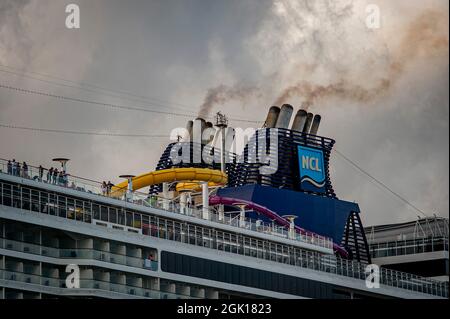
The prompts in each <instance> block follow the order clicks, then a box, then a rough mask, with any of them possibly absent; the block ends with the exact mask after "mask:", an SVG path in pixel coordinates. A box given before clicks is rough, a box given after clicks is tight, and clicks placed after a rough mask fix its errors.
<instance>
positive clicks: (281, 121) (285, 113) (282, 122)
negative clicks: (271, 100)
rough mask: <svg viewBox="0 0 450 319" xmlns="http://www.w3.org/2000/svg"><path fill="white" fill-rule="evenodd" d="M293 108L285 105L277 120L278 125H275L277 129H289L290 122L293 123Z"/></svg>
mask: <svg viewBox="0 0 450 319" xmlns="http://www.w3.org/2000/svg"><path fill="white" fill-rule="evenodd" d="M293 110H294V109H293V108H292V106H291V105H289V104H283V106H282V107H281V110H280V114H279V116H278V119H277V123H276V124H275V127H277V128H288V127H289V122H290V121H291V116H292V112H293Z"/></svg>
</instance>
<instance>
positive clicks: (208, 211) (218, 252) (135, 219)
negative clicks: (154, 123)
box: [0, 105, 448, 299]
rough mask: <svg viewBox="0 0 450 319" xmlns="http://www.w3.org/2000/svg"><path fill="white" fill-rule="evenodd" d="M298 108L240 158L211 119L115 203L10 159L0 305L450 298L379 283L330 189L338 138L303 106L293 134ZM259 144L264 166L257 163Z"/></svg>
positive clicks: (267, 128)
mask: <svg viewBox="0 0 450 319" xmlns="http://www.w3.org/2000/svg"><path fill="white" fill-rule="evenodd" d="M292 111H293V108H292V106H290V105H283V106H282V107H281V108H277V107H272V108H271V109H270V111H269V114H268V117H267V120H266V123H265V125H264V127H263V128H261V129H258V130H257V131H256V133H255V134H254V135H253V136H252V137H251V138H250V139H249V141H248V143H247V144H246V146H245V148H244V151H243V154H239V155H238V154H236V153H234V152H232V151H227V152H225V149H223V148H222V149H221V150H220V152H215V151H217V149H218V147H217V143H223V144H221V145H226V143H225V141H226V139H225V138H224V136H225V134H224V133H225V132H231V131H230V130H229V129H230V128H227V130H225V129H224V128H225V127H224V126H222V127H220V130H219V132H221V134H216V135H215V136H214V134H213V135H212V137H207V138H203V136H204V134H203V132H204V131H205V130H206V129H208V128H212V127H213V125H212V123H208V122H205V121H204V120H202V119H196V120H194V121H191V122H188V126H187V133H193V134H187V135H186V136H185V137H183V139H182V140H180V141H177V142H175V143H171V144H169V146H168V147H167V149H166V151H165V152H164V153H163V155H162V157H161V160H160V161H159V163H158V165H157V169H156V170H155V171H152V172H149V173H144V174H142V175H139V176H136V177H133V176H128V177H127V181H125V182H124V183H121V184H118V185H115V186H114V187H112V188H111V191H110V192H109V191H108V192H107V193H105V192H104V190H103V189H102V188H101V185H100V183H96V182H94V181H91V180H88V179H83V178H79V177H75V176H71V175H68V176H66V177H65V178H63V179H62V180H47V179H46V178H45V173H44V174H42V173H41V172H40V171H39V168H37V167H33V166H29V167H28V169H27V171H26V172H23V171H22V172H21V173H17V172H15V171H12V170H10V169H9V167H8V163H7V162H6V161H1V167H0V169H1V172H0V289H1V290H0V293H1V294H0V297H2V298H7V299H9V298H56V297H70V298H74V297H92V298H97V297H98V298H212V299H217V298H448V284H447V283H445V282H440V281H436V280H433V279H430V278H424V277H420V276H418V275H413V274H409V273H406V272H401V271H398V270H394V269H387V268H380V273H379V279H380V286H379V288H371V287H370V285H368V284H367V280H366V279H367V275H368V273H367V272H366V270H367V269H366V266H367V264H369V263H370V262H371V257H370V253H369V252H370V251H369V246H368V243H367V240H366V236H365V232H364V228H363V227H362V223H361V219H360V218H359V214H360V210H359V207H358V205H357V204H355V203H350V202H346V201H343V200H340V199H338V198H337V196H336V194H335V192H334V190H333V188H332V186H331V179H330V175H329V170H328V165H329V164H328V163H329V162H328V160H329V157H330V152H331V148H332V146H333V144H334V141H333V140H331V139H328V138H325V137H320V136H318V135H317V130H318V125H319V122H320V117H318V116H316V117H313V116H312V114H310V113H307V112H306V111H304V110H300V111H299V112H297V115H296V117H295V118H294V124H293V126H292V127H291V128H288V126H289V121H290V119H291V115H292ZM195 131H197V134H200V136H202V138H200V141H198V142H197V141H195V139H193V138H191V136H195V135H196V134H195ZM227 134H228V133H227ZM217 136H219V137H217ZM275 140H276V141H277V143H275V142H274V141H275ZM261 145H264V150H265V153H264V156H265V157H266V159H265V160H264V161H261V160H254V158H253V157H252V156H253V155H254V154H260V153H258V152H261V151H258V149H259V148H260V147H261ZM183 150H184V151H185V152H184V154H183ZM222 150H223V152H222ZM197 151H200V152H201V154H203V155H205V154H206V155H207V156H200V158H199V159H198V160H197V161H196V160H194V157H196V156H197V155H198V152H197ZM208 156H209V157H208ZM180 158H181V161H180V160H179V159H180ZM223 158H226V160H227V163H226V165H225V163H224V164H221V162H222V161H221V159H223ZM256 159H258V156H256ZM275 161H276V162H277V163H279V165H278V167H277V170H275V171H272V172H269V174H268V173H267V171H266V172H265V171H264V169H262V170H261V167H264V166H266V167H269V168H270V166H271V165H270V164H271V163H272V164H273V163H274V162H275ZM64 164H65V163H64ZM144 187H150V191H149V192H148V193H143V192H140V191H139V189H143V188H144ZM74 268H77V269H79V278H78V279H79V280H78V281H77V280H75V281H73V282H74V283H75V284H74V285H71V282H68V281H67V279H68V276H70V275H71V274H72V273H71V272H70V270H71V269H74Z"/></svg>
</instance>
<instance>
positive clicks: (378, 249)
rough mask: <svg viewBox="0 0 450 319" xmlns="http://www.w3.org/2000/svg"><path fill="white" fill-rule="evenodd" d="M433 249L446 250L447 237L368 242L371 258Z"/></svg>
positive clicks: (424, 251) (417, 252)
mask: <svg viewBox="0 0 450 319" xmlns="http://www.w3.org/2000/svg"><path fill="white" fill-rule="evenodd" d="M435 251H447V252H448V237H431V238H416V239H413V240H398V241H391V242H384V243H372V244H370V254H371V256H372V258H381V257H392V256H402V255H411V254H420V253H429V252H435Z"/></svg>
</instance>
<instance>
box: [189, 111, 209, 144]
mask: <svg viewBox="0 0 450 319" xmlns="http://www.w3.org/2000/svg"><path fill="white" fill-rule="evenodd" d="M205 126H206V122H205V120H204V119H202V118H201V117H197V118H196V119H195V121H194V125H193V128H192V132H193V142H194V143H201V140H202V133H203V131H204V130H205Z"/></svg>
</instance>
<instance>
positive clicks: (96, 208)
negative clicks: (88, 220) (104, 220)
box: [92, 204, 100, 219]
mask: <svg viewBox="0 0 450 319" xmlns="http://www.w3.org/2000/svg"><path fill="white" fill-rule="evenodd" d="M92 213H93V214H94V219H100V206H98V205H97V204H92Z"/></svg>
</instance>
